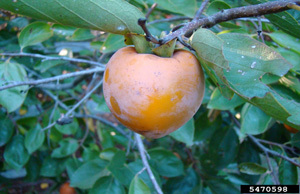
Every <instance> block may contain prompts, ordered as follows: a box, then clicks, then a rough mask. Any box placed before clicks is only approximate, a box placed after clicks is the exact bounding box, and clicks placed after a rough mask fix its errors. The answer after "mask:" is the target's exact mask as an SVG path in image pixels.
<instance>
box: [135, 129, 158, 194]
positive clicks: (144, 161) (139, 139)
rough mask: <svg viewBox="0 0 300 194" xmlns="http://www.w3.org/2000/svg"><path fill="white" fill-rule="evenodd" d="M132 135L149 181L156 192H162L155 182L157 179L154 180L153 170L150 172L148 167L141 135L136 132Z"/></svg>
mask: <svg viewBox="0 0 300 194" xmlns="http://www.w3.org/2000/svg"><path fill="white" fill-rule="evenodd" d="M134 137H135V140H136V142H137V146H138V149H139V152H140V155H141V158H142V162H143V164H144V167H146V169H147V172H148V175H149V177H150V180H151V182H152V184H153V186H154V188H155V190H156V192H157V193H158V194H162V193H163V192H162V190H161V188H160V186H159V185H158V183H157V181H156V179H155V177H154V174H153V172H152V170H151V168H150V166H149V163H148V160H147V158H146V154H145V147H144V144H143V141H142V138H141V136H140V135H139V134H137V133H135V134H134Z"/></svg>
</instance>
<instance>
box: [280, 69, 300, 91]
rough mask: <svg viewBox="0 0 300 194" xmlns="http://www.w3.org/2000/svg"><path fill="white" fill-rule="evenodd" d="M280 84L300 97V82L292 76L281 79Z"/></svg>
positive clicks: (288, 75)
mask: <svg viewBox="0 0 300 194" xmlns="http://www.w3.org/2000/svg"><path fill="white" fill-rule="evenodd" d="M279 83H280V84H282V85H284V86H285V87H287V88H289V89H291V90H292V91H293V92H295V93H297V94H298V95H300V80H299V79H298V78H297V77H295V76H293V75H292V74H287V75H286V76H284V77H282V78H280V80H279Z"/></svg>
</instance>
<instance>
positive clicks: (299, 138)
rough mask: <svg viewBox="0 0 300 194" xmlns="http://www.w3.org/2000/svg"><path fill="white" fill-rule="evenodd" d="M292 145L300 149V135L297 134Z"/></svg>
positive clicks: (292, 140) (293, 137) (292, 139)
mask: <svg viewBox="0 0 300 194" xmlns="http://www.w3.org/2000/svg"><path fill="white" fill-rule="evenodd" d="M291 144H292V145H293V146H295V147H297V148H299V149H300V133H299V132H298V133H296V134H295V135H293V136H292V138H291Z"/></svg>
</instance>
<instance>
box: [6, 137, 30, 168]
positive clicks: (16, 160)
mask: <svg viewBox="0 0 300 194" xmlns="http://www.w3.org/2000/svg"><path fill="white" fill-rule="evenodd" d="M4 159H5V161H6V162H7V164H8V165H9V166H10V167H12V168H14V169H16V170H19V169H21V168H22V167H23V166H24V165H25V164H26V163H27V162H28V160H29V154H28V152H27V150H26V149H25V147H24V137H23V136H21V135H16V136H14V137H13V139H12V140H11V141H10V142H9V143H8V144H7V146H6V147H5V150H4Z"/></svg>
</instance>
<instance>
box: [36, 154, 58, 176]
mask: <svg viewBox="0 0 300 194" xmlns="http://www.w3.org/2000/svg"><path fill="white" fill-rule="evenodd" d="M58 174H59V161H58V160H57V159H54V158H50V157H49V158H45V159H44V161H43V164H42V168H41V171H40V175H41V176H45V177H56V176H57V175H58Z"/></svg>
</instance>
